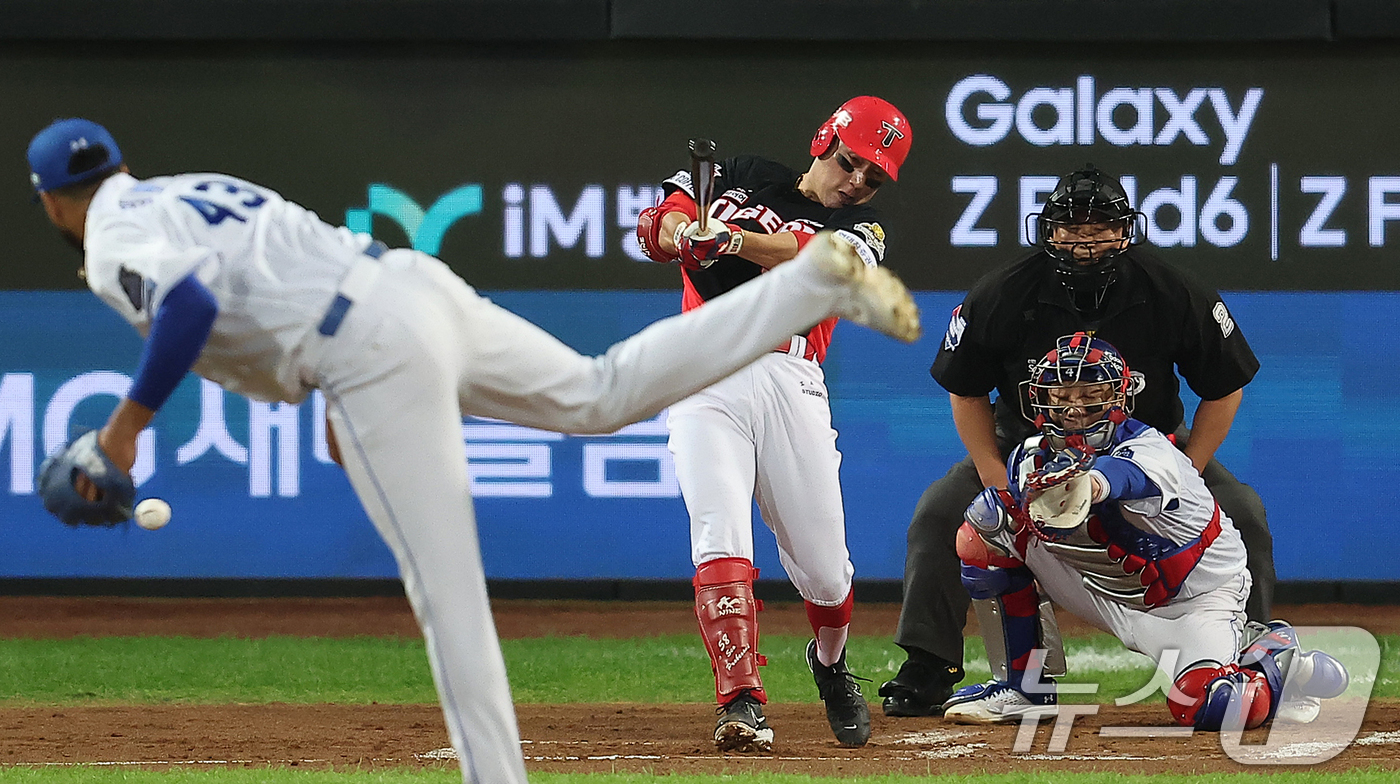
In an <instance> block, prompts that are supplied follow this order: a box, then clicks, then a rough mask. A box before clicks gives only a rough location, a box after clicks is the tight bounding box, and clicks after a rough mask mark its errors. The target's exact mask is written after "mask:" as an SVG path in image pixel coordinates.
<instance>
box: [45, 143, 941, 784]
mask: <svg viewBox="0 0 1400 784" xmlns="http://www.w3.org/2000/svg"><path fill="white" fill-rule="evenodd" d="M28 157H29V165H30V173H31V180H32V184H33V186H34V189H35V191H36V192H37V193H38V194H39V198H40V200H41V201H42V203H43V206H44V210H45V212H46V213H47V215H48V217H49V219H50V221H51V222H52V223H53V224H54V225H55V226H56V227H58V228H59V230H60V231H61V232H62V234H63V235H64V236H65V237H66V238H67V239H68V240H69V241H70V243H72V244H74V245H76V246H77V247H79V248H80V249H81V250H82V251H83V254H84V258H85V266H84V274H85V277H86V279H87V283H88V285H89V286H90V287H91V288H92V290H93V291H94V292H96V293H97V295H98V296H99V297H101V298H102V299H103V300H104V301H105V302H106V303H107V304H108V305H110V306H111V307H112V308H113V309H115V310H116V311H117V312H118V313H120V314H121V315H122V316H123V317H124V318H125V319H126V320H127V321H129V322H130V323H131V324H132V325H133V326H134V327H135V328H136V329H137V330H138V331H139V332H140V333H141V334H142V335H143V336H144V337H146V342H145V346H144V349H143V353H142V356H141V360H140V366H139V368H138V370H137V373H136V377H135V379H134V381H133V384H132V386H131V390H130V392H129V393H128V394H127V396H126V398H124V399H123V400H122V401H121V402H120V403H119V404H118V406H117V408H116V410H115V411H114V412H113V413H112V416H111V418H110V419H109V420H108V422H107V424H106V425H105V426H104V427H103V428H102V430H101V431H99V436H98V443H99V445H100V447H101V448H102V449H103V450H104V451H105V452H106V454H107V456H108V457H109V458H110V459H111V460H112V461H113V462H114V463H115V464H116V465H117V466H118V467H119V468H120V469H122V470H126V471H128V472H129V470H130V468H131V466H132V465H133V463H134V462H135V458H136V436H137V434H138V433H139V432H140V431H141V430H142V429H143V428H144V427H145V426H146V425H147V424H148V423H149V422H150V420H151V418H152V417H153V416H154V414H155V411H156V410H157V409H159V408H160V406H161V404H163V403H164V402H165V400H166V398H167V397H168V396H169V395H170V393H171V392H172V391H173V390H174V389H175V386H176V385H177V384H178V383H179V381H180V379H181V378H182V377H183V376H184V375H185V373H186V372H188V371H189V370H191V369H193V370H194V371H195V372H197V373H199V374H200V375H202V376H204V377H205V378H208V379H210V380H213V381H216V382H218V383H219V384H221V385H223V386H224V387H225V388H227V389H230V390H232V391H235V392H239V393H242V394H246V395H248V396H250V397H254V398H257V399H261V400H268V401H276V400H281V401H287V402H292V403H295V402H298V401H301V400H302V399H304V398H305V397H306V396H307V394H308V393H309V392H310V391H311V390H312V389H320V390H321V391H322V392H323V393H324V394H325V396H326V401H327V418H328V420H329V428H328V438H329V440H331V441H333V444H332V448H333V450H334V453H335V454H336V455H337V456H338V459H339V460H340V462H341V463H342V465H343V466H344V467H345V470H346V472H347V474H348V475H349V477H350V481H351V484H352V486H353V487H354V489H355V493H356V495H358V496H359V498H360V501H361V503H362V504H363V505H364V508H365V511H366V512H367V513H368V514H369V517H370V519H371V520H372V521H373V522H374V525H375V527H376V528H377V529H378V531H379V533H380V534H381V535H382V536H383V537H384V540H385V542H386V543H388V545H389V547H390V548H391V549H392V550H393V553H394V556H395V558H396V560H397V562H398V566H399V571H400V575H401V577H402V579H403V582H404V588H405V591H406V592H407V594H408V598H409V600H410V603H411V604H412V606H413V610H414V613H415V615H416V617H417V619H418V623H419V625H420V627H421V628H422V631H423V637H424V640H425V642H426V647H427V651H428V658H429V661H430V664H431V666H432V671H433V676H434V680H435V682H436V684H437V687H438V695H439V697H440V699H441V701H442V707H443V713H444V716H445V718H446V722H447V729H448V733H449V735H450V737H451V740H452V746H453V748H454V749H455V750H456V752H457V754H458V757H459V759H460V760H461V767H462V775H463V779H464V781H468V782H491V784H495V783H496V782H507V783H513V784H525V781H526V778H525V768H524V762H523V759H522V756H521V752H520V738H519V732H518V730H517V728H516V722H515V715H514V711H513V708H512V705H511V701H510V691H509V687H508V685H507V683H506V672H505V665H504V662H503V661H502V658H501V652H500V647H499V645H498V643H497V639H496V632H495V627H494V625H493V623H492V620H491V614H490V607H489V603H488V601H487V596H486V582H485V576H484V574H483V571H482V563H481V555H480V552H479V550H478V541H477V536H476V522H475V517H474V513H473V509H472V500H471V493H470V486H469V482H468V473H467V462H466V450H465V446H464V444H463V441H462V436H461V417H462V415H463V414H472V415H476V416H483V417H495V418H499V419H503V420H508V421H511V422H516V423H519V424H522V425H526V426H529V427H537V428H544V429H548V430H557V431H562V432H571V433H607V432H611V431H614V430H616V429H618V428H619V427H622V426H624V425H626V424H629V423H631V422H635V421H638V420H641V419H646V418H648V417H651V416H654V415H656V413H657V412H659V411H660V410H661V409H662V408H664V407H666V406H667V405H669V404H671V403H673V402H675V401H677V400H680V399H682V398H684V397H686V396H687V395H690V394H693V393H695V392H696V391H698V390H700V389H702V388H704V387H706V386H708V385H710V384H712V383H714V382H715V381H718V380H719V379H721V378H723V377H724V376H726V375H728V374H729V373H732V372H733V371H735V370H737V369H739V368H740V367H743V366H744V365H746V364H748V363H749V362H752V361H753V360H754V359H756V358H758V357H760V356H763V355H765V354H767V353H769V352H771V351H772V348H773V346H774V345H776V344H777V343H778V342H779V341H781V340H784V339H786V338H787V337H788V336H790V335H793V334H795V333H800V332H803V331H805V330H807V329H809V328H811V326H812V325H813V324H816V323H818V322H820V321H822V320H823V319H826V318H828V317H830V316H833V315H836V316H841V317H843V318H850V319H852V320H854V321H856V322H858V323H861V324H866V325H868V326H871V327H872V328H875V329H878V330H880V331H882V332H885V333H887V334H891V335H893V336H895V337H898V338H900V339H903V340H906V341H912V340H914V339H916V338H917V337H918V331H919V328H918V313H917V310H916V309H915V307H914V304H913V300H912V299H911V298H910V296H909V292H908V291H907V290H906V289H905V288H904V286H903V285H902V284H900V283H899V281H898V280H896V279H895V278H894V277H893V276H891V275H889V274H887V273H884V272H882V271H880V270H873V269H870V268H867V267H866V265H865V264H864V263H863V262H862V261H861V260H860V259H859V258H858V257H857V256H856V255H855V253H854V252H852V251H851V250H850V249H849V246H848V245H842V244H840V243H833V242H832V241H831V240H830V239H829V237H822V238H819V240H817V241H814V242H812V243H811V244H810V245H809V248H808V250H807V252H805V253H804V254H803V255H802V257H801V258H799V259H798V260H797V261H796V262H795V263H792V264H785V265H783V266H782V268H781V269H778V270H775V271H774V272H773V273H772V274H770V275H766V276H764V277H763V278H762V279H760V280H756V281H754V282H752V283H751V284H748V285H745V286H743V287H741V288H740V289H739V290H736V291H734V292H732V293H731V294H730V295H729V296H726V297H725V298H724V301H723V302H719V303H715V304H714V305H712V306H710V307H706V308H704V309H702V310H697V311H695V312H693V313H687V314H685V315H682V316H679V317H674V318H669V319H665V320H663V321H660V322H657V323H656V324H653V325H651V326H650V327H648V328H647V329H645V330H643V331H642V332H641V333H639V334H638V335H636V336H633V337H632V338H630V339H628V340H625V341H623V342H621V343H619V344H617V345H615V346H613V347H612V348H611V349H610V350H609V351H608V352H607V353H606V354H605V355H603V356H600V357H584V356H581V355H579V354H577V353H576V352H574V351H573V350H572V349H570V348H568V347H567V346H565V345H564V344H563V343H561V342H560V341H558V340H556V339H555V338H553V337H551V336H550V335H549V334H547V333H546V332H544V331H543V330H541V329H539V328H537V327H535V326H534V325H532V324H530V323H529V322H527V321H525V320H524V319H522V318H520V317H518V316H515V315H513V314H512V313H510V312H508V311H506V310H504V309H502V308H499V307H497V306H495V305H493V304H491V302H489V301H488V300H486V299H485V298H483V297H481V296H479V295H478V294H477V293H476V292H475V291H474V290H473V289H472V288H471V287H470V286H468V285H467V284H466V283H464V282H463V281H462V280H461V279H460V278H458V277H457V276H456V275H455V274H453V273H452V272H451V270H449V269H448V267H447V266H446V265H445V264H443V263H442V262H441V261H438V260H437V259H435V258H432V257H431V256H428V255H425V254H423V253H419V252H416V251H412V250H389V249H386V248H385V247H384V246H383V245H382V244H380V243H378V242H373V241H371V238H370V237H368V236H365V235H361V234H353V233H351V232H350V231H348V230H347V229H344V228H336V227H333V226H330V225H328V224H326V223H325V222H323V221H321V220H320V219H319V218H318V217H317V216H316V215H315V214H313V213H311V212H309V211H307V210H305V209H303V208H302V207H300V206H298V205H296V204H293V203H291V202H289V201H286V200H284V199H283V198H282V197H281V196H279V195H278V194H276V193H274V192H273V191H271V190H269V189H267V188H264V187H262V186H259V185H255V184H252V183H249V182H245V181H243V180H240V179H237V178H234V177H229V176H227V175H222V174H182V175H176V176H170V177H155V178H152V179H148V180H138V179H136V178H135V177H133V176H131V175H130V174H129V173H128V172H127V169H126V166H125V165H124V164H123V162H122V156H121V152H120V150H119V149H118V147H117V144H116V142H115V140H113V138H112V136H111V134H110V133H108V132H107V130H106V129H104V128H103V127H102V126H100V125H98V124H96V123H93V122H90V121H88V120H81V119H67V120H60V121H57V122H55V123H53V124H52V125H50V126H48V127H47V128H45V129H44V130H42V131H40V132H39V133H38V134H37V135H36V136H35V137H34V139H33V141H32V142H31V143H30V146H29V151H28ZM701 344H714V345H723V346H726V347H728V349H729V350H728V351H726V352H703V354H702V355H697V354H695V353H694V352H685V351H676V350H675V347H676V346H693V345H701ZM75 486H77V487H78V488H79V490H80V491H82V490H83V486H82V479H81V477H80V478H79V479H78V480H77V481H75Z"/></svg>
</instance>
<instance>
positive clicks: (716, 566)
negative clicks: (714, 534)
mask: <svg viewBox="0 0 1400 784" xmlns="http://www.w3.org/2000/svg"><path fill="white" fill-rule="evenodd" d="M757 576H758V570H757V569H755V568H753V564H752V563H751V562H750V561H749V560H748V559H747V558H717V559H715V560H713V561H706V562H705V563H702V564H700V566H699V567H697V568H696V569H695V618H696V620H698V621H699V622H700V637H701V639H703V640H704V641H705V650H706V651H707V652H708V653H709V654H710V668H711V669H712V670H713V671H714V673H715V698H716V699H717V700H718V701H719V702H720V704H724V703H726V702H728V701H729V700H731V699H733V698H734V696H735V695H736V694H738V693H739V692H740V691H743V690H745V689H747V690H748V691H749V692H751V693H752V694H753V696H754V698H756V699H757V700H758V701H759V702H763V703H766V702H767V701H768V695H767V694H765V693H764V691H763V680H762V679H761V678H759V675H758V668H759V665H763V664H767V663H768V661H767V659H765V658H764V657H763V656H761V655H759V653H758V611H759V610H760V609H761V607H760V606H759V602H758V601H757V600H756V599H754V595H753V580H754V578H755V577H757Z"/></svg>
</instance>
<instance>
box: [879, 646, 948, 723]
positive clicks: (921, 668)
mask: <svg viewBox="0 0 1400 784" xmlns="http://www.w3.org/2000/svg"><path fill="white" fill-rule="evenodd" d="M930 659H932V661H930ZM963 677H964V673H963V669H962V668H961V667H959V666H957V665H956V664H950V663H949V662H947V661H944V660H943V659H940V658H938V657H936V656H934V655H933V654H925V655H923V656H918V657H915V656H910V657H909V658H908V659H907V660H906V661H905V662H904V664H903V666H901V667H900V668H899V672H898V673H896V674H895V676H894V677H893V678H891V679H889V680H888V681H885V683H884V684H883V685H882V686H880V691H879V694H880V696H881V697H884V698H885V701H884V704H883V707H884V710H885V715H886V716H942V715H943V703H945V702H947V701H948V698H949V697H951V696H953V688H954V687H955V686H957V685H958V683H959V682H960V681H962V679H963Z"/></svg>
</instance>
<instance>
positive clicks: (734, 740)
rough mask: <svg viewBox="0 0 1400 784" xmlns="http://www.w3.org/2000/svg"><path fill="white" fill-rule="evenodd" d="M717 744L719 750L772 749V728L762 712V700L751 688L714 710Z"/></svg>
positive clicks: (744, 751) (746, 751) (750, 750)
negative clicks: (756, 696) (755, 695)
mask: <svg viewBox="0 0 1400 784" xmlns="http://www.w3.org/2000/svg"><path fill="white" fill-rule="evenodd" d="M715 712H716V713H718V714H719V721H718V722H716V723H715V746H716V747H718V748H719V750H720V751H738V752H743V753H748V752H754V751H763V752H767V751H772V750H773V729H772V728H771V727H769V726H768V718H767V717H766V716H764V715H763V703H761V702H759V701H758V699H757V698H755V697H754V696H753V695H752V694H750V693H749V692H748V690H747V689H746V690H744V691H741V692H739V696H737V697H735V698H734V699H732V700H730V701H729V702H726V703H725V704H723V705H721V706H719V708H718V709H716V710H715Z"/></svg>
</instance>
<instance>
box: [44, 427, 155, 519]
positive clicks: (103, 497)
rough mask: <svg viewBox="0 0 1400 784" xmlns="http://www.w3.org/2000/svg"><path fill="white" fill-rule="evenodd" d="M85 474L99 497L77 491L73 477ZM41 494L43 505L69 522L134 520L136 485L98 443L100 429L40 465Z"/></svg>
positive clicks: (89, 433)
mask: <svg viewBox="0 0 1400 784" xmlns="http://www.w3.org/2000/svg"><path fill="white" fill-rule="evenodd" d="M79 474H82V475H83V476H85V477H87V479H88V481H90V482H92V484H93V487H95V488H96V489H97V500H95V501H89V500H87V499H86V498H84V497H83V496H82V495H81V494H79V492H78V488H77V487H75V486H74V484H73V483H74V480H76V479H77V478H78V475H79ZM38 480H39V496H40V497H41V498H43V499H44V508H45V509H47V510H49V511H50V512H52V513H53V514H54V516H55V517H57V518H58V519H59V520H62V521H63V522H64V523H66V524H67V525H98V526H112V525H116V524H117V523H120V522H123V521H125V520H130V519H131V508H132V505H133V504H135V503H136V485H135V484H134V483H133V482H132V481H131V476H130V475H129V474H127V473H126V472H125V471H123V470H121V469H120V468H118V467H117V466H116V464H115V463H113V462H112V460H111V459H110V458H108V457H107V454H106V453H105V452H103V451H102V447H100V446H98V444H97V431H96V430H92V431H89V432H87V433H84V434H83V435H81V436H79V437H78V438H76V439H74V440H73V441H72V442H71V443H69V444H68V446H65V447H64V448H63V449H61V450H60V451H59V452H58V453H57V454H55V455H53V456H52V457H50V458H48V459H47V460H45V461H44V462H43V464H42V465H40V466H39V477H38Z"/></svg>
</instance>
